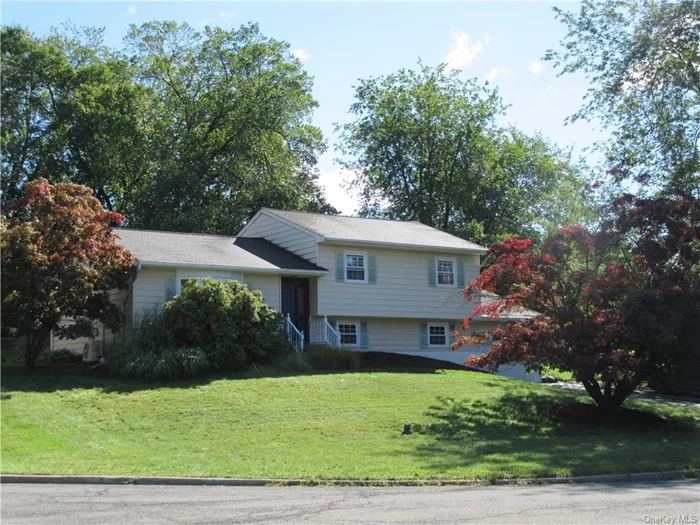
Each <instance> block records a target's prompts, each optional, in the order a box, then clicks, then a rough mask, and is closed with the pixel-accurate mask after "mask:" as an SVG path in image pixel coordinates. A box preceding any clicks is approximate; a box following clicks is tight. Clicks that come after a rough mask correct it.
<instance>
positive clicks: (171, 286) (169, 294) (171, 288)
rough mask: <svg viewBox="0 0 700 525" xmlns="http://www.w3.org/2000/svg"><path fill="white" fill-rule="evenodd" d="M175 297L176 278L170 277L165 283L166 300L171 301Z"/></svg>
mask: <svg viewBox="0 0 700 525" xmlns="http://www.w3.org/2000/svg"><path fill="white" fill-rule="evenodd" d="M173 297H175V279H172V278H170V279H168V280H167V281H166V283H165V300H166V301H169V300H170V299H172V298H173Z"/></svg>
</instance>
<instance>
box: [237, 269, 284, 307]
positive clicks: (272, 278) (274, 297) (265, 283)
mask: <svg viewBox="0 0 700 525" xmlns="http://www.w3.org/2000/svg"><path fill="white" fill-rule="evenodd" d="M243 282H245V283H246V284H247V285H248V288H250V289H251V290H259V291H260V292H261V293H262V294H263V297H264V298H265V302H266V303H267V304H269V305H270V306H271V307H272V308H274V309H275V310H278V311H279V309H280V308H281V306H280V304H281V301H280V295H281V279H280V276H279V275H270V274H262V273H246V274H245V275H244V276H243Z"/></svg>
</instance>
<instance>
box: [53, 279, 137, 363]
mask: <svg viewBox="0 0 700 525" xmlns="http://www.w3.org/2000/svg"><path fill="white" fill-rule="evenodd" d="M131 292H132V290H131V289H128V290H113V291H111V292H110V293H109V296H110V299H111V301H112V302H113V303H115V304H116V305H117V306H119V307H120V308H121V309H122V311H123V312H124V315H125V322H126V326H127V328H130V327H131V321H132V319H131V309H132V293H131ZM72 324H74V321H73V319H71V318H70V317H66V318H64V319H62V320H61V322H60V323H59V325H61V326H70V325H72ZM95 327H96V328H97V330H98V334H97V335H96V336H95V340H97V341H111V340H112V339H113V337H114V334H113V333H112V331H111V330H105V328H104V326H103V325H102V323H100V322H99V321H95ZM52 339H53V340H52V343H51V344H52V347H53V349H54V350H60V349H62V348H65V349H68V350H70V351H72V352H75V353H76V354H82V353H83V349H84V348H85V344H86V343H89V342H90V341H91V339H90V338H88V337H79V338H78V339H59V338H58V337H54V336H53V335H52Z"/></svg>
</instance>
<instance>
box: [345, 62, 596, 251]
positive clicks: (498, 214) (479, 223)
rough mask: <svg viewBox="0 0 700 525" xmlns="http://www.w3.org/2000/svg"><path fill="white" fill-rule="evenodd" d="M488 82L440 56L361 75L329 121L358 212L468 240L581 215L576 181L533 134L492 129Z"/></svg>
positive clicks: (567, 163) (534, 231)
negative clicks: (341, 117) (433, 62)
mask: <svg viewBox="0 0 700 525" xmlns="http://www.w3.org/2000/svg"><path fill="white" fill-rule="evenodd" d="M503 111H504V105H503V102H502V101H501V98H500V97H499V96H498V93H497V92H496V91H493V90H490V89H488V88H487V87H485V86H483V85H480V84H479V83H478V82H477V81H476V80H475V79H471V80H461V79H460V78H459V72H457V71H454V72H451V73H448V72H446V71H445V69H444V66H438V67H435V68H431V67H428V66H426V65H424V64H419V67H418V69H417V70H410V69H409V70H405V69H402V70H400V71H398V72H397V73H394V74H390V75H387V76H383V77H379V78H370V79H366V80H361V81H360V84H359V86H357V88H356V90H355V103H354V104H353V105H352V107H351V108H350V113H351V114H353V115H354V117H355V118H354V121H353V122H350V123H348V124H345V125H342V126H339V129H340V131H341V141H340V146H341V150H342V152H343V153H344V155H345V157H344V159H343V161H342V162H343V165H344V166H345V167H346V168H347V169H349V170H351V171H353V172H354V173H356V179H355V181H354V184H355V185H356V187H358V188H359V189H360V191H361V195H362V199H363V207H362V210H361V212H362V213H363V214H364V215H379V216H383V217H387V218H392V219H402V220H418V221H420V222H422V223H424V224H428V225H430V226H434V227H436V228H440V229H442V230H445V231H448V232H450V233H454V234H456V235H460V236H463V237H465V238H469V239H471V240H474V241H481V242H484V241H488V240H493V239H496V238H499V237H501V236H503V235H506V234H513V233H519V234H527V235H530V236H539V235H542V234H543V233H545V232H546V231H549V230H552V229H554V228H556V227H558V226H560V225H561V224H562V223H566V222H569V221H573V220H578V219H579V218H581V217H582V215H585V206H584V205H583V204H585V202H586V196H585V191H584V182H583V180H582V179H581V177H580V176H579V173H578V169H577V166H576V165H575V164H574V163H573V162H572V161H571V159H570V157H569V156H568V155H567V154H566V153H565V152H563V151H561V150H560V149H558V148H557V147H556V146H555V145H553V144H551V143H549V142H548V141H547V140H545V139H543V138H542V137H541V136H527V135H525V134H524V133H522V132H520V131H518V130H517V129H501V128H500V127H499V126H498V125H497V122H496V119H497V117H498V116H499V115H501V114H502V113H503Z"/></svg>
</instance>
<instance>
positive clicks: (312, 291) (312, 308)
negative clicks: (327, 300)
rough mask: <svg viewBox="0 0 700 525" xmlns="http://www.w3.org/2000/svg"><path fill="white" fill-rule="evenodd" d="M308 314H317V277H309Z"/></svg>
mask: <svg viewBox="0 0 700 525" xmlns="http://www.w3.org/2000/svg"><path fill="white" fill-rule="evenodd" d="M309 296H310V297H309V315H311V317H317V316H318V278H317V277H310V278H309Z"/></svg>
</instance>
